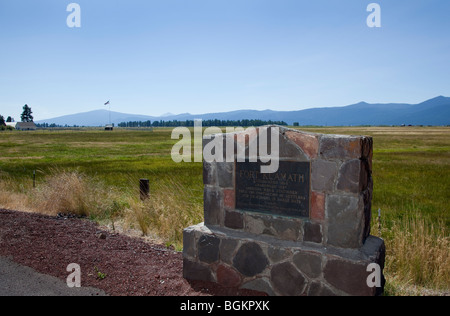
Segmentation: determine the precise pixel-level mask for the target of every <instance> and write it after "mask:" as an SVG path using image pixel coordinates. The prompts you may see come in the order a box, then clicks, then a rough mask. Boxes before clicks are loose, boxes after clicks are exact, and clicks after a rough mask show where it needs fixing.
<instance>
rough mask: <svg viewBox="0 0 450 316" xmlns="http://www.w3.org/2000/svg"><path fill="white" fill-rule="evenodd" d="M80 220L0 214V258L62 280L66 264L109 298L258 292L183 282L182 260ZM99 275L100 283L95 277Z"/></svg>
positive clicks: (14, 213)
mask: <svg viewBox="0 0 450 316" xmlns="http://www.w3.org/2000/svg"><path fill="white" fill-rule="evenodd" d="M99 231H100V229H99V227H98V226H97V224H95V223H94V222H92V221H89V220H83V219H73V218H69V219H67V218H66V219H64V218H57V217H49V216H44V215H39V214H30V213H22V212H16V211H8V210H0V256H5V257H12V259H13V260H14V261H15V262H16V263H19V264H22V265H25V266H28V267H31V268H33V269H35V270H36V271H38V272H40V273H44V274H48V275H52V276H55V277H57V278H60V279H61V280H66V278H67V277H68V275H69V274H70V272H67V271H66V268H67V266H68V265H69V264H71V263H77V264H79V265H80V267H81V273H82V275H81V281H82V286H85V287H88V286H89V287H96V288H99V289H102V290H104V291H105V292H106V293H108V294H109V295H113V296H206V295H207V296H209V295H219V296H236V295H244V296H249V295H261V294H262V293H258V292H254V291H248V290H237V289H233V288H224V287H220V286H218V285H216V284H211V283H203V282H188V281H187V280H185V279H184V278H183V256H182V254H181V253H178V252H175V251H172V250H169V249H166V248H165V247H164V246H162V245H155V244H149V243H147V242H144V241H143V240H141V239H138V238H131V237H128V236H124V235H119V234H112V233H110V232H107V231H102V233H103V234H104V235H103V237H106V238H105V239H102V238H99V237H98V232H99ZM97 272H100V273H102V274H105V275H106V277H105V278H104V279H102V280H101V279H100V278H99V277H98V273H97Z"/></svg>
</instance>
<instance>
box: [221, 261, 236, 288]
mask: <svg viewBox="0 0 450 316" xmlns="http://www.w3.org/2000/svg"><path fill="white" fill-rule="evenodd" d="M241 281H242V280H241V276H240V274H239V273H238V272H237V271H236V270H234V269H233V268H230V267H228V266H225V265H220V266H219V267H218V268H217V283H219V284H220V285H222V286H224V287H238V286H239V285H240V284H241Z"/></svg>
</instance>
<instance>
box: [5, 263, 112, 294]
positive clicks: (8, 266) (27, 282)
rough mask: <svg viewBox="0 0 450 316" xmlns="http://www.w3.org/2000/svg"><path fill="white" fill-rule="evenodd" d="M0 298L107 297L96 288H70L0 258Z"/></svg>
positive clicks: (58, 280)
mask: <svg viewBox="0 0 450 316" xmlns="http://www.w3.org/2000/svg"><path fill="white" fill-rule="evenodd" d="M0 296H106V293H105V292H103V291H102V290H99V289H95V288H83V287H81V288H69V287H68V286H67V284H66V282H64V281H62V280H60V279H57V278H55V277H52V276H48V275H45V274H40V273H38V272H36V271H35V270H33V269H31V268H29V267H24V266H21V265H19V264H17V263H15V262H13V261H11V260H10V259H8V258H4V257H0Z"/></svg>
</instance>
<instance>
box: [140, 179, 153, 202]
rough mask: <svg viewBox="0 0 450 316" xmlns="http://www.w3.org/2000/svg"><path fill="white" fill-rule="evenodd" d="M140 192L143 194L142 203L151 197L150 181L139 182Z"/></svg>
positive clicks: (141, 180) (142, 180)
mask: <svg viewBox="0 0 450 316" xmlns="http://www.w3.org/2000/svg"><path fill="white" fill-rule="evenodd" d="M139 190H140V193H141V201H145V200H147V199H148V198H149V197H150V180H149V179H140V180H139Z"/></svg>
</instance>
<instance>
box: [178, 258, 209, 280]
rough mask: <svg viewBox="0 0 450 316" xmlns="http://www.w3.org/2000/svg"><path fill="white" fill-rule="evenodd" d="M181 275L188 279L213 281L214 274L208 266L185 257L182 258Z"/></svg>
mask: <svg viewBox="0 0 450 316" xmlns="http://www.w3.org/2000/svg"><path fill="white" fill-rule="evenodd" d="M183 277H184V278H185V279H188V280H197V281H208V282H214V276H213V274H212V271H211V269H210V268H209V267H208V266H205V265H202V264H200V263H198V262H194V261H190V260H188V259H186V258H185V259H184V260H183Z"/></svg>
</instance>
